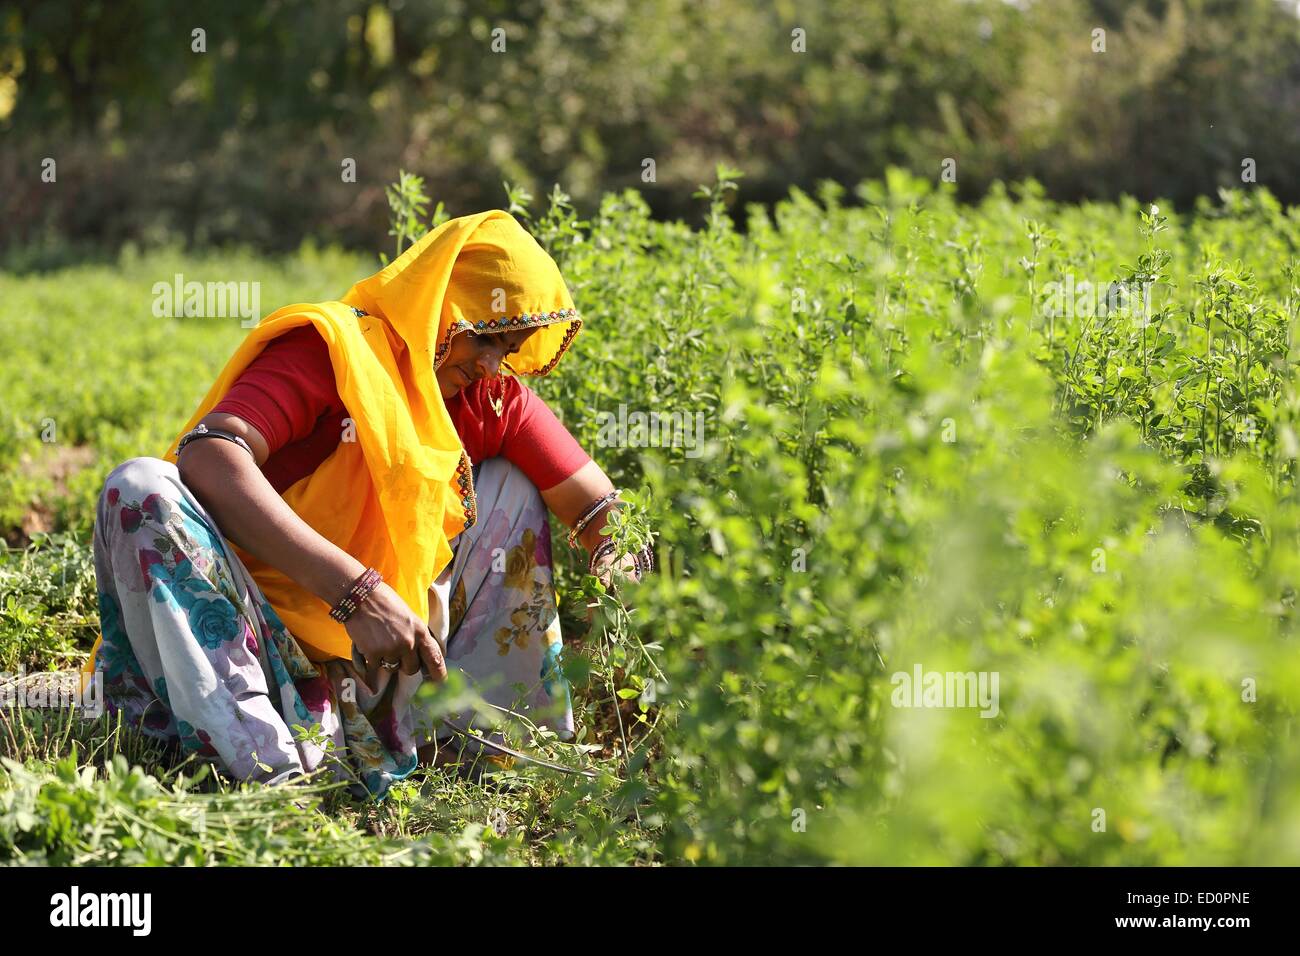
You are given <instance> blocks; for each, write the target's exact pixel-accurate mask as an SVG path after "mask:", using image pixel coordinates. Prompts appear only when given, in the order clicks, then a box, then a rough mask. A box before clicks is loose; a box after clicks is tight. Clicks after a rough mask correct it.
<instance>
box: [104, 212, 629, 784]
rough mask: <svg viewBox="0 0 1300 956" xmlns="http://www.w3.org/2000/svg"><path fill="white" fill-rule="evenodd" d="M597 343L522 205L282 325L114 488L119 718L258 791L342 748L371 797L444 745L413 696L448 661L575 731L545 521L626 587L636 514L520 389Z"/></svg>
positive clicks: (113, 703)
mask: <svg viewBox="0 0 1300 956" xmlns="http://www.w3.org/2000/svg"><path fill="white" fill-rule="evenodd" d="M581 326H582V321H581V319H579V318H578V316H577V311H576V309H575V308H574V306H573V302H572V300H571V299H570V296H569V293H568V290H567V288H566V287H565V284H564V281H563V279H562V277H561V276H560V273H559V270H558V268H557V267H556V265H555V263H554V261H553V260H552V259H551V258H550V257H549V256H548V255H547V254H546V252H545V251H544V250H543V249H542V248H541V247H540V246H539V245H538V244H537V242H536V241H535V240H534V239H533V238H532V237H531V236H530V235H528V233H527V232H526V231H525V230H524V229H523V228H522V227H521V226H520V225H519V223H518V222H516V220H515V219H514V218H513V217H512V216H510V215H509V214H508V213H505V212H503V211H501V210H492V211H489V212H486V213H481V214H478V215H474V216H466V217H463V218H460V219H453V220H450V221H449V222H446V223H444V224H443V225H441V226H439V227H438V228H437V229H435V230H433V231H432V232H430V233H429V234H428V235H426V236H425V237H424V238H423V239H421V240H420V241H419V242H418V243H416V244H415V245H414V246H412V247H411V248H410V249H409V250H407V252H406V253H405V254H403V255H402V256H401V257H399V258H398V259H397V260H395V261H394V262H393V263H391V264H390V265H389V266H387V267H386V268H385V269H383V270H382V271H380V272H379V273H377V274H376V275H374V276H371V277H370V278H368V279H365V280H363V281H362V282H359V283H357V284H356V285H354V286H353V287H352V288H351V290H349V291H348V293H347V294H346V295H345V296H344V297H343V299H342V301H341V302H327V303H321V304H317V305H301V304H300V305H293V306H287V307H285V308H283V309H280V310H279V311H277V312H275V313H273V314H271V315H269V316H267V317H266V318H265V319H264V320H263V321H262V322H261V323H260V324H259V325H258V327H257V328H255V329H254V330H253V331H252V332H251V333H250V334H249V336H248V338H247V339H246V340H245V341H244V343H243V344H242V345H241V346H240V347H239V348H238V349H237V350H236V352H235V354H234V356H233V357H232V358H231V360H230V362H229V363H228V364H227V366H226V367H225V369H224V370H223V371H222V372H221V374H220V375H219V377H218V378H217V381H216V383H215V384H214V385H213V387H212V388H211V390H210V391H209V392H208V394H207V396H206V398H204V400H203V402H202V404H201V405H200V407H199V409H198V410H197V411H196V413H195V414H194V416H193V417H192V419H191V420H190V422H189V424H188V425H187V426H186V428H185V430H184V432H183V433H182V435H181V436H179V437H178V441H177V443H175V444H174V445H173V449H172V451H171V453H170V454H169V455H168V457H167V460H165V461H164V460H159V459H152V458H137V459H133V460H131V461H128V462H126V463H125V464H124V465H122V466H120V467H119V468H117V469H116V470H115V471H114V472H113V473H112V474H111V475H109V477H108V479H107V481H106V482H105V486H104V490H103V493H102V495H101V497H100V502H99V510H98V515H97V522H96V532H95V541H94V551H95V573H96V577H97V579H98V584H99V600H100V620H101V624H102V635H103V637H102V642H101V643H100V644H97V645H96V652H95V653H93V654H92V656H91V662H90V665H89V666H91V667H93V668H94V669H95V670H96V671H99V672H102V674H103V677H104V687H105V698H106V702H107V704H108V706H109V708H110V711H118V710H121V711H122V712H124V714H125V716H126V718H127V719H128V720H129V721H130V722H132V723H134V724H136V725H138V726H140V727H141V728H142V729H144V730H145V732H147V733H150V734H153V735H156V736H161V737H165V738H169V739H175V740H179V742H180V744H181V745H182V747H183V748H184V749H186V750H187V751H188V752H194V753H199V754H201V755H204V756H207V757H211V758H214V759H216V761H217V762H218V763H219V765H220V766H221V767H222V768H224V770H225V771H226V772H227V773H229V774H230V775H231V776H233V777H235V778H236V779H241V780H244V779H257V780H264V781H278V780H281V779H285V778H287V777H290V776H293V775H296V774H299V773H303V772H308V771H311V770H314V769H316V768H317V767H319V766H321V765H322V764H323V763H326V762H327V757H328V755H329V754H330V752H331V751H332V752H333V753H334V754H335V755H336V756H338V757H340V758H342V759H341V760H333V761H329V763H330V765H331V766H333V767H334V768H335V769H336V770H338V771H339V772H341V773H345V774H346V775H347V776H349V777H350V778H351V779H352V780H353V781H354V790H355V791H356V792H358V793H360V792H366V791H368V792H369V793H371V794H374V795H382V794H383V793H385V792H386V790H387V788H388V786H389V785H390V784H391V783H392V782H393V781H394V780H398V779H401V778H403V777H405V776H406V775H407V774H409V773H410V772H411V771H412V770H414V769H415V767H416V766H417V765H418V763H419V761H420V760H421V759H428V758H429V757H430V756H431V754H432V752H433V751H434V750H436V747H437V745H438V742H439V740H440V739H444V738H445V735H446V733H447V728H446V726H445V725H440V724H439V723H437V722H435V721H433V720H432V719H430V718H428V717H427V716H426V715H423V714H422V713H421V709H420V707H419V706H418V705H416V704H415V703H414V701H413V698H414V695H415V692H416V690H417V689H418V688H419V686H420V684H421V683H422V682H423V681H424V680H426V679H428V680H433V681H440V680H442V679H444V678H445V676H446V669H447V667H448V666H451V667H454V668H457V669H459V670H461V671H462V672H464V673H465V675H466V676H467V677H468V678H469V680H470V682H471V683H472V684H473V685H474V686H475V688H476V689H477V690H479V692H480V693H481V694H482V695H483V696H484V697H485V698H486V699H487V700H488V701H489V703H491V704H494V705H496V706H499V707H506V708H510V709H512V710H516V711H522V712H524V713H525V714H526V715H527V716H528V717H529V718H530V719H532V720H533V721H534V722H535V723H536V724H538V725H539V726H547V727H550V728H552V729H554V730H555V731H556V732H557V733H558V734H559V735H560V736H561V737H568V736H570V735H571V734H572V730H573V715H572V710H571V707H570V701H569V693H568V687H567V685H566V684H565V681H564V678H563V675H562V674H561V673H560V669H559V663H560V661H559V658H560V651H561V646H562V644H561V638H560V632H559V621H558V617H557V613H556V598H555V592H554V588H553V585H552V577H551V540H550V532H549V524H548V522H547V510H548V509H549V510H550V511H551V512H552V513H554V514H555V516H556V517H557V518H558V519H559V520H560V521H562V522H564V524H565V525H567V526H570V527H573V528H574V530H575V532H576V534H571V536H570V543H571V544H573V543H575V542H577V543H579V544H581V545H582V546H583V547H584V548H586V549H587V550H588V551H589V552H593V551H594V553H593V554H592V560H591V562H590V565H589V566H590V568H591V570H592V571H593V573H596V574H598V575H599V576H600V577H601V578H602V580H604V581H605V582H606V583H608V581H609V580H610V574H611V572H612V571H613V570H615V569H614V568H613V567H612V563H613V561H612V559H613V555H612V549H611V547H610V543H609V542H608V541H606V542H604V543H602V541H601V538H600V535H599V529H600V528H601V527H602V526H603V525H604V520H605V515H606V514H607V512H608V511H609V510H610V509H611V508H613V507H616V505H617V497H616V493H615V492H614V490H613V487H612V485H611V483H610V481H609V479H608V478H607V477H606V476H605V474H604V472H602V471H601V469H600V467H599V466H598V465H597V464H596V463H595V462H593V461H592V460H591V459H590V457H589V456H588V455H587V454H586V453H585V452H584V451H583V450H582V449H581V448H580V447H579V446H578V445H577V443H576V442H575V441H574V440H573V438H572V436H570V435H569V434H568V432H567V431H565V430H564V428H563V426H561V425H560V424H559V422H558V421H557V420H556V419H555V417H554V415H553V414H551V413H550V410H549V409H547V408H546V406H545V405H544V404H543V403H542V402H541V401H540V399H538V398H537V396H536V395H535V394H534V393H532V392H531V390H529V389H527V388H526V387H525V386H524V385H522V384H521V383H520V381H519V379H518V378H516V377H514V376H513V375H511V376H508V377H503V376H501V375H500V372H501V370H502V369H505V370H507V371H509V372H512V373H516V374H523V375H545V374H547V373H549V372H550V371H551V370H552V369H554V368H555V367H556V365H557V364H558V363H559V361H560V359H561V358H562V357H563V355H564V353H565V352H566V350H567V349H568V347H569V345H570V344H571V342H572V341H573V338H574V336H575V335H576V334H577V333H578V331H579V329H580V328H581ZM231 545H233V547H231ZM649 559H650V556H649V554H648V553H646V554H644V555H638V556H636V557H635V559H632V558H631V556H629V557H625V558H624V560H623V563H622V564H620V566H619V568H618V570H619V571H621V572H622V573H626V574H629V575H631V576H634V577H635V576H636V575H637V574H638V573H639V571H640V570H642V569H643V568H645V567H648V566H649ZM456 722H457V723H458V724H460V725H461V726H463V725H464V722H465V721H464V720H463V718H461V716H460V715H456ZM313 725H319V731H316V730H314V729H313ZM363 788H364V789H363Z"/></svg>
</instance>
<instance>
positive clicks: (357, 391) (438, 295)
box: [91, 209, 582, 661]
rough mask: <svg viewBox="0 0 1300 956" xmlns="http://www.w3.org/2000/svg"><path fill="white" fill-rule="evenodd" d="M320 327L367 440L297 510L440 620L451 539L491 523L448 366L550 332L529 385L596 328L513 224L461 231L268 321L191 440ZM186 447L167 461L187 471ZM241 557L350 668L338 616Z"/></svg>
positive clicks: (299, 624) (501, 217)
mask: <svg viewBox="0 0 1300 956" xmlns="http://www.w3.org/2000/svg"><path fill="white" fill-rule="evenodd" d="M358 309H359V310H361V311H363V312H365V313H368V315H359V314H358V313H357V310H358ZM307 323H311V324H312V325H314V326H315V327H316V329H317V331H319V332H320V334H321V336H322V337H323V338H324V339H325V342H326V344H327V345H328V346H329V353H330V363H331V364H332V366H333V368H334V380H335V384H336V386H337V388H338V392H339V397H340V399H341V400H342V402H343V405H344V407H345V408H346V409H347V411H348V415H349V417H350V418H351V421H352V428H353V429H354V430H355V440H354V441H353V440H350V439H351V438H352V435H351V434H347V435H345V438H344V440H343V441H342V442H340V444H339V446H338V448H337V449H336V450H335V451H334V452H333V453H332V454H331V455H330V456H329V457H328V458H326V459H325V461H323V462H322V463H321V464H320V466H319V467H318V468H317V469H316V470H315V471H314V472H313V473H312V474H310V475H308V476H307V477H305V478H303V479H301V480H300V481H298V482H296V483H295V484H294V485H293V486H292V487H290V488H288V489H286V490H285V492H284V494H283V498H284V500H285V501H286V502H287V503H288V505H289V507H291V508H292V509H293V510H294V512H295V513H297V515H298V516H299V517H301V518H302V519H303V520H304V521H305V522H306V523H307V524H309V525H310V526H311V527H312V528H314V529H315V530H316V531H318V532H319V533H320V534H321V535H323V536H324V537H325V538H327V539H328V540H329V541H331V542H333V543H334V544H336V545H338V546H339V547H340V548H342V549H343V550H344V551H347V552H348V553H349V554H351V555H352V556H353V557H355V558H356V559H357V560H358V561H360V562H361V563H362V564H365V565H367V566H370V567H374V568H376V569H377V570H378V571H379V572H380V573H381V574H382V575H383V576H384V580H385V581H386V582H387V583H388V584H389V585H391V586H392V588H393V589H394V590H395V591H397V593H398V594H400V595H401V596H402V599H403V600H405V601H406V603H407V604H408V605H409V606H410V608H411V610H412V611H414V612H415V613H416V614H418V615H420V617H425V616H426V615H427V614H428V588H429V586H430V585H431V584H432V583H433V581H434V579H435V578H436V577H437V575H438V574H439V572H441V571H442V569H443V568H444V567H445V566H446V565H447V563H448V561H449V560H450V559H451V556H452V555H451V547H450V544H449V541H450V539H451V538H453V537H455V536H456V535H457V534H459V533H460V532H461V531H463V530H464V529H465V528H468V527H469V526H470V525H472V524H474V522H475V519H476V517H477V514H476V510H475V499H474V485H473V475H472V473H471V471H470V460H469V456H468V455H467V454H466V452H465V449H464V446H463V445H462V444H461V441H460V438H459V436H458V435H457V434H456V429H455V426H454V425H453V424H452V421H451V417H450V415H449V414H448V412H447V406H446V404H445V403H444V401H443V398H442V394H441V393H440V392H439V390H438V384H437V380H436V378H435V376H434V370H435V369H436V368H437V367H438V366H440V365H441V364H442V362H443V361H444V360H445V358H446V355H447V350H448V349H449V348H450V346H451V341H452V338H453V337H454V336H455V335H457V334H459V333H461V332H464V331H467V330H471V329H472V330H474V331H482V332H493V331H510V330H512V329H519V328H529V327H533V326H540V327H541V328H539V329H538V331H536V332H535V333H533V334H532V335H530V336H529V337H528V338H527V339H526V340H525V342H524V343H523V345H522V346H521V347H520V350H519V352H517V353H515V354H514V355H513V356H511V357H510V360H509V361H508V362H505V363H503V364H504V365H505V366H506V367H507V368H508V369H509V370H510V371H511V372H514V373H517V374H522V375H545V374H546V373H548V372H549V371H550V370H551V369H553V368H554V367H555V366H556V364H557V363H558V362H559V361H560V358H561V357H562V356H563V355H564V353H565V351H566V350H567V349H568V347H569V344H570V343H571V342H572V341H573V338H574V336H575V335H577V333H578V331H579V329H581V328H582V320H581V319H580V318H579V317H578V314H577V310H576V309H575V308H574V305H573V300H572V299H571V298H570V296H569V291H568V289H567V287H566V286H565V284H564V279H563V278H562V277H561V275H560V270H559V268H558V267H557V266H556V264H555V262H554V260H552V259H551V257H550V256H549V255H548V254H547V253H546V251H545V250H544V249H542V247H541V246H540V245H539V244H538V243H537V241H536V240H535V239H534V238H533V237H532V236H531V235H529V234H528V232H527V231H526V230H525V229H524V228H523V227H522V226H521V225H520V224H519V223H518V222H517V221H516V220H515V218H514V217H513V216H511V215H510V214H509V213H508V212H505V211H503V210H500V209H493V210H490V211H488V212H484V213H478V214H476V215H473V216H464V217H461V218H459V219H452V220H449V221H448V222H445V223H443V224H442V225H441V226H439V227H438V228H436V229H434V230H433V231H431V232H430V233H428V234H427V235H426V236H424V238H422V239H421V240H420V241H419V242H417V243H416V244H415V245H413V246H412V247H411V248H410V249H408V250H407V251H406V252H405V253H403V254H402V255H401V256H399V257H398V258H397V259H395V260H394V261H393V262H391V263H390V264H389V265H388V266H386V267H385V268H384V269H382V270H381V271H379V272H377V273H376V274H375V275H373V276H371V277H370V278H368V279H365V280H363V281H361V282H358V283H357V284H356V285H354V286H353V287H352V288H351V289H350V290H349V291H348V293H347V294H346V295H345V296H343V300H342V302H325V303H319V304H315V305H309V304H298V305H289V306H285V307H284V308H282V309H279V310H278V311H276V312H273V313H272V314H271V315H268V316H267V317H266V318H264V319H263V320H262V321H261V323H259V324H258V326H257V327H256V328H255V329H253V330H252V331H251V332H250V333H249V335H248V337H247V338H246V339H245V340H244V342H243V343H242V344H241V345H240V346H239V348H238V349H237V350H236V351H235V354H234V355H233V356H232V357H231V359H230V361H229V362H228V363H227V364H226V367H225V368H224V369H223V370H222V372H221V374H220V375H219V376H218V377H217V380H216V383H215V384H214V385H213V386H212V388H211V389H210V390H209V391H208V394H207V396H206V397H205V398H204V399H203V401H202V403H200V405H199V408H198V410H197V411H195V413H194V415H193V416H192V417H191V418H190V420H189V422H188V423H187V424H186V425H185V428H184V429H182V430H181V432H180V433H179V434H178V435H177V437H176V441H179V439H180V438H181V437H182V436H183V435H184V434H185V433H186V432H188V431H189V430H190V429H192V428H193V427H194V426H195V425H197V424H198V422H199V420H200V419H201V418H203V416H205V415H207V414H208V413H209V412H210V411H211V410H212V409H213V408H214V407H215V406H216V405H217V403H218V402H220V401H221V399H222V398H223V397H224V396H225V394H226V392H227V391H228V390H229V389H230V387H231V385H233V384H234V382H235V380H236V379H237V378H238V377H239V375H240V374H241V373H242V372H243V371H244V369H246V368H247V367H248V365H249V363H250V362H252V360H253V359H254V358H256V357H257V355H258V354H259V353H260V352H261V351H262V349H263V348H264V347H265V346H266V344H267V343H268V342H270V341H271V340H272V339H274V338H275V337H276V336H278V335H281V334H283V333H285V332H288V331H289V330H290V329H293V328H296V327H297V326H300V325H305V324H307ZM176 441H173V442H172V444H171V446H170V448H169V451H168V454H167V456H166V457H167V460H168V461H173V462H174V461H175V460H176ZM235 551H236V553H237V554H238V556H239V557H240V559H241V560H242V561H243V562H244V563H245V565H246V566H247V567H248V569H249V572H250V573H251V574H252V575H253V578H254V579H255V580H256V581H257V584H258V586H259V587H260V588H261V589H262V593H263V594H264V595H265V596H266V598H267V600H269V601H270V602H271V605H272V606H273V607H274V608H275V610H276V612H277V613H278V614H279V616H280V618H281V619H282V620H283V621H284V623H285V625H286V626H287V627H288V629H289V631H290V632H291V633H292V634H293V635H294V637H296V638H297V639H298V641H299V642H300V643H301V644H302V645H303V647H304V650H305V651H306V653H307V655H308V656H309V657H311V658H312V659H313V660H324V659H327V658H331V657H342V658H348V657H350V656H351V653H352V650H351V648H352V645H351V641H350V640H349V638H348V635H347V631H346V630H345V629H344V628H343V625H341V624H339V623H337V622H336V621H334V620H333V619H332V618H330V617H329V605H328V604H326V603H325V602H324V601H322V600H321V599H320V598H318V597H316V596H315V595H314V594H312V593H310V592H309V591H306V590H304V589H303V588H301V587H299V586H298V585H297V584H295V583H294V582H293V581H291V580H290V579H289V578H288V577H287V576H286V575H285V574H283V573H282V572H280V571H278V570H276V569H275V568H272V567H270V566H269V565H266V564H264V563H262V562H260V561H258V560H257V559H256V558H254V557H253V556H252V555H250V554H246V553H245V552H243V551H242V550H240V549H238V548H236V549H235ZM341 596H342V595H340V597H341ZM97 646H98V645H97ZM91 660H92V661H93V660H94V655H93V654H92V656H91Z"/></svg>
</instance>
